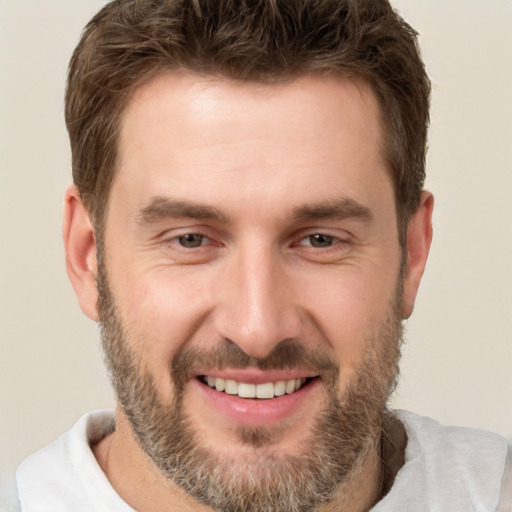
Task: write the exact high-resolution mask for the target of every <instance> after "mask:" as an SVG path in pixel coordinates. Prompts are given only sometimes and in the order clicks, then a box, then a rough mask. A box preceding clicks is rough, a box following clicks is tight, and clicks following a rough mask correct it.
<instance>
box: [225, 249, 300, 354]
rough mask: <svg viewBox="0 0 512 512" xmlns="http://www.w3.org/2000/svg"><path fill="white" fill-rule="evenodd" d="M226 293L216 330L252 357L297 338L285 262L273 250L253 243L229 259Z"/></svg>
mask: <svg viewBox="0 0 512 512" xmlns="http://www.w3.org/2000/svg"><path fill="white" fill-rule="evenodd" d="M223 286H224V287H225V290H226V293H224V294H223V295H222V299H221V301H220V303H219V304H218V312H217V313H218V314H217V330H218V334H220V335H221V336H222V337H224V338H227V339H229V340H231V341H232V342H234V343H236V344H237V345H238V346H239V347H240V348H241V349H242V350H243V351H244V352H246V353H247V354H248V355H251V356H253V357H264V356H266V355H268V353H270V352H271V350H272V349H273V348H274V347H275V346H276V345H277V344H278V343H279V342H280V341H282V340H283V339H287V338H293V337H296V336H297V335H298V325H299V320H298V316H297V312H296V311H295V310H294V307H293V303H292V301H291V300H290V293H289V290H288V286H287V279H286V275H285V274H284V273H283V268H282V261H281V258H280V256H279V254H278V253H277V251H275V250H273V248H272V247H271V246H269V245H268V244H265V243H264V242H263V241H261V240H258V239H254V240H252V241H251V242H248V243H246V244H244V245H243V246H241V247H240V248H239V249H238V250H237V251H236V252H235V254H233V255H232V257H231V258H230V263H229V265H228V268H227V274H226V276H225V283H224V284H223Z"/></svg>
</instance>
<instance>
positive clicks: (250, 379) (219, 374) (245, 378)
mask: <svg viewBox="0 0 512 512" xmlns="http://www.w3.org/2000/svg"><path fill="white" fill-rule="evenodd" d="M195 376H196V377H199V376H209V377H216V378H221V379H231V380H235V381H237V382H245V383H247V384H264V383H266V382H278V381H281V380H292V379H306V378H312V377H318V374H317V373H315V372H313V371H308V370H300V369H289V370H265V371H263V370H259V369H257V368H245V369H243V370H242V369H235V368H233V369H230V368H226V369H223V370H215V369H210V370H204V371H200V372H197V373H196V375H195Z"/></svg>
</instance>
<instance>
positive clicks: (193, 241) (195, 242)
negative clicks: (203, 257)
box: [178, 233, 203, 247]
mask: <svg viewBox="0 0 512 512" xmlns="http://www.w3.org/2000/svg"><path fill="white" fill-rule="evenodd" d="M178 241H179V243H180V245H182V246H183V247H199V246H200V245H201V244H202V243H203V235H199V234H197V233H191V234H188V235H183V236H180V237H179V238H178Z"/></svg>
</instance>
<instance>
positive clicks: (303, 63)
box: [66, 0, 430, 242]
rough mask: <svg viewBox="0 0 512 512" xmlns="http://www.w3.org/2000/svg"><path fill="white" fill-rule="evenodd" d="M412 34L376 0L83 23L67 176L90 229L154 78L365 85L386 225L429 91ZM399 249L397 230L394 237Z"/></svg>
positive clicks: (178, 4)
mask: <svg viewBox="0 0 512 512" xmlns="http://www.w3.org/2000/svg"><path fill="white" fill-rule="evenodd" d="M416 36H417V34H416V32H415V31H414V30H413V29H412V28H411V27H410V26H409V25H407V24H406V23H405V22H404V21H403V20H402V18H401V17H400V16H399V15H398V14H397V13H396V12H395V11H394V10H393V9H392V8H391V6H390V5H389V2H388V0H218V1H212V0H114V1H112V2H110V3H109V4H108V5H106V6H105V7H104V8H103V9H102V10H101V11H100V12H99V13H98V14H97V15H96V16H95V17H94V18H93V19H92V20H91V21H90V22H89V24H88V25H87V26H86V28H85V29H84V32H83V34H82V38H81V40H80V43H79V44H78V46H77V48H76V50H75V52H74V54H73V57H72V59H71V63H70V67H69V75H68V85H67V91H66V124H67V127H68V131H69V136H70V141H71V150H72V165H73V179H74V183H75V184H76V185H77V187H78V189H79V192H80V194H81V197H82V200H83V201H84V204H85V205H86V207H87V208H88V209H89V211H90V214H91V215H92V219H93V222H94V224H95V226H96V228H97V229H100V230H101V226H102V225H103V222H104V216H105V208H106V204H107V202H108V195H109V190H110V185H111V183H112V178H113V175H114V172H115V169H116V152H117V142H118V133H119V128H120V126H119V124H120V117H121V114H122V112H123V109H124V107H125V106H126V103H127V101H128V99H129V98H130V96H131V94H132V93H133V91H134V89H135V88H136V87H137V86H138V85H139V84H140V83H141V82H142V81H143V80H144V79H146V78H147V77H148V76H149V75H151V74H153V73H156V72H158V71H160V70H168V69H186V70H189V71H192V72H196V73H200V74H210V75H217V76H222V77H226V78H230V79H235V80H245V81H256V82H263V83H272V82H276V81H280V80H289V79H293V78H294V77H296V76H300V75H303V74H307V73H325V74H327V73H338V74H341V75H342V76H347V77H354V78H362V79H364V80H366V81H367V82H368V83H369V84H370V85H371V86H372V88H373V90H374V92H375V93H376V95H377V97H378V99H379V101H380V105H381V109H382V124H383V132H384V137H385V151H386V157H387V159H388V163H389V166H390V169H391V171H392V174H393V178H394V184H395V193H396V203H397V211H398V219H399V222H400V223H401V226H402V227H404V226H406V222H407V219H408V218H409V215H410V214H411V213H412V212H414V211H415V210H416V209H417V207H418V204H419V198H420V193H421V191H422V188H423V183H424V178H425V153H426V138H427V128H428V121H429V97H430V82H429V80H428V77H427V75H426V73H425V69H424V66H423V62H422V60H421V57H420V55H419V49H418V46H417V40H416ZM400 231H401V241H402V242H403V241H404V240H403V237H404V233H403V231H405V229H401V230H400Z"/></svg>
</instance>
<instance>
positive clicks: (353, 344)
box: [304, 265, 398, 375]
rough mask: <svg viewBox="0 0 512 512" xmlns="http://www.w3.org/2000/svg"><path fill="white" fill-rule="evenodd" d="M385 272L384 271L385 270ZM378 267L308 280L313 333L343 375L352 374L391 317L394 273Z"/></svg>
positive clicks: (352, 269)
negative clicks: (319, 334)
mask: <svg viewBox="0 0 512 512" xmlns="http://www.w3.org/2000/svg"><path fill="white" fill-rule="evenodd" d="M384 268H386V267H384ZM387 268H388V270H387V272H384V271H383V268H382V267H380V266H371V265H368V266H366V267H365V268H355V267H353V268H345V269H343V270H337V271H336V272H333V273H331V275H330V276H325V277H324V278H321V277H320V276H316V279H315V278H314V276H311V277H312V278H311V279H308V282H307V284H306V285H305V286H304V289H306V290H308V293H307V298H305V299H304V300H305V301H306V300H307V303H305V304H307V305H305V309H307V310H309V312H310V315H311V318H312V319H313V321H314V323H315V326H316V329H318V330H319V331H320V332H321V335H322V337H323V338H324V340H325V341H326V342H327V343H328V344H329V345H330V348H331V350H332V351H333V352H334V355H335V358H336V360H337V361H338V363H339V364H340V368H341V371H342V374H346V375H348V374H349V373H350V374H352V373H353V372H354V371H355V370H356V369H357V368H358V367H359V366H360V364H361V362H362V359H363V357H364V355H365V353H366V351H367V350H368V347H367V345H368V342H369V340H371V339H373V338H375V335H378V334H379V332H380V331H381V329H382V327H383V325H384V324H385V322H386V321H387V319H388V318H389V315H390V311H391V308H392V305H393V302H394V300H395V290H396V283H397V279H398V271H397V272H396V273H393V272H389V268H390V267H387Z"/></svg>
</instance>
